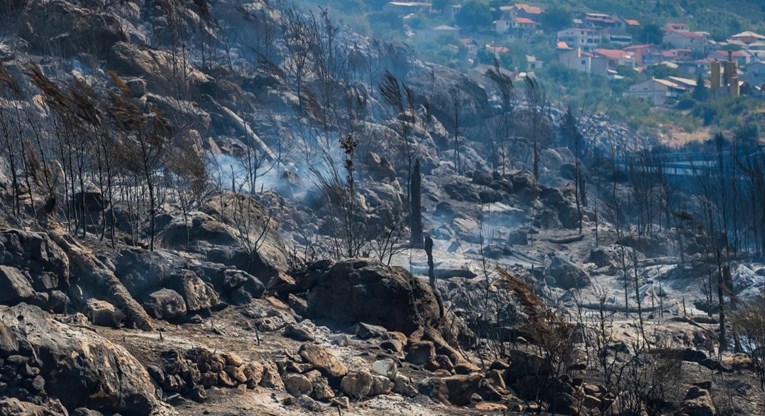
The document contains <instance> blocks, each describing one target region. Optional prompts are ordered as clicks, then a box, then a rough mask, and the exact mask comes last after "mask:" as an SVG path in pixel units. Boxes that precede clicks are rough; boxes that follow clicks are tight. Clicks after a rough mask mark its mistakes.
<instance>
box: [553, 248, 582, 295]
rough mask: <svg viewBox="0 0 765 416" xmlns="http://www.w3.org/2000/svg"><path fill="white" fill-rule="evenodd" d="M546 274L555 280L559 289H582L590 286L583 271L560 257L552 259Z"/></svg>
mask: <svg viewBox="0 0 765 416" xmlns="http://www.w3.org/2000/svg"><path fill="white" fill-rule="evenodd" d="M547 274H548V275H549V276H551V277H553V278H555V281H556V284H557V286H558V287H560V288H561V289H566V290H570V289H582V288H585V287H587V286H589V284H590V276H588V275H587V273H586V272H585V271H584V270H582V269H581V268H580V267H579V266H577V265H575V264H573V263H572V262H570V261H568V260H566V259H564V258H562V257H560V256H555V257H553V259H552V262H551V263H550V267H549V268H548V269H547Z"/></svg>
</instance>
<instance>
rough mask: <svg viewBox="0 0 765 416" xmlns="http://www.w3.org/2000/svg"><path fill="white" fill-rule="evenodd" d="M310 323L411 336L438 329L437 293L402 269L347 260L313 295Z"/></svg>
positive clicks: (310, 297) (332, 269) (328, 274)
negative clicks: (425, 329) (421, 330)
mask: <svg viewBox="0 0 765 416" xmlns="http://www.w3.org/2000/svg"><path fill="white" fill-rule="evenodd" d="M308 317H310V318H314V319H331V320H333V322H334V323H336V324H338V325H349V326H350V325H353V324H355V323H358V322H365V323H368V324H372V325H380V326H383V327H385V328H387V329H388V330H394V331H401V332H403V333H405V334H410V333H412V332H413V331H415V330H417V329H418V328H420V327H421V326H434V327H438V324H439V322H440V310H439V307H438V302H437V300H436V296H435V294H434V293H433V290H432V289H431V288H430V286H428V285H427V283H425V282H422V281H420V280H419V279H417V278H416V277H414V276H412V275H411V274H409V273H408V272H407V271H406V270H404V269H402V268H400V267H389V266H385V265H383V264H380V263H376V262H372V261H369V260H346V261H341V262H338V263H335V264H334V265H333V266H332V267H330V268H329V269H328V270H327V271H326V272H325V273H324V274H323V275H322V276H321V278H320V279H318V281H317V283H316V285H315V286H314V287H313V288H311V290H310V292H309V294H308Z"/></svg>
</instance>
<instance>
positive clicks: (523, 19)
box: [515, 17, 538, 25]
mask: <svg viewBox="0 0 765 416" xmlns="http://www.w3.org/2000/svg"><path fill="white" fill-rule="evenodd" d="M515 22H516V23H526V24H532V25H536V24H538V23H537V22H535V21H533V20H531V19H529V18H527V17H516V18H515Z"/></svg>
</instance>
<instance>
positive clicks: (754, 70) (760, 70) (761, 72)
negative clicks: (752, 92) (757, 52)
mask: <svg viewBox="0 0 765 416" xmlns="http://www.w3.org/2000/svg"><path fill="white" fill-rule="evenodd" d="M744 80H745V81H746V82H747V83H748V84H749V85H753V86H757V87H760V86H762V85H763V84H765V62H752V63H751V64H749V65H748V66H747V67H746V72H744Z"/></svg>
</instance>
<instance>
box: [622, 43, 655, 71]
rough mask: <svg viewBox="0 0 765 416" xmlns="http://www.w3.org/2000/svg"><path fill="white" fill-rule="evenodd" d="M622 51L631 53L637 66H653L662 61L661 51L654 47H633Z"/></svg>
mask: <svg viewBox="0 0 765 416" xmlns="http://www.w3.org/2000/svg"><path fill="white" fill-rule="evenodd" d="M624 50H625V51H627V52H631V53H632V55H633V57H634V59H635V64H636V65H637V66H641V67H642V66H648V65H655V64H657V63H659V62H661V60H662V56H661V49H659V47H658V46H656V45H633V46H628V47H626V48H624Z"/></svg>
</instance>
